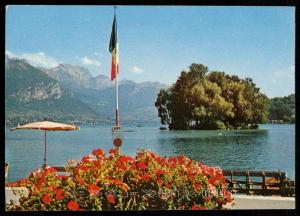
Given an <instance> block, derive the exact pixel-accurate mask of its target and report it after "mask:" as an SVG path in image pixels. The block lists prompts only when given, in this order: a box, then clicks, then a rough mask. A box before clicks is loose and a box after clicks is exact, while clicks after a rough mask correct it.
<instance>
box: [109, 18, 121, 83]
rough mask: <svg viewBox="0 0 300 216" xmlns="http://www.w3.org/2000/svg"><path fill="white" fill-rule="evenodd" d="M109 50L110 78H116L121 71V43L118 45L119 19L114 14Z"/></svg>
mask: <svg viewBox="0 0 300 216" xmlns="http://www.w3.org/2000/svg"><path fill="white" fill-rule="evenodd" d="M109 52H110V53H111V58H112V59H111V72H110V75H111V76H110V79H111V80H114V79H115V78H116V76H117V74H118V73H119V45H118V32H117V19H116V15H114V21H113V25H112V30H111V35H110V42H109Z"/></svg>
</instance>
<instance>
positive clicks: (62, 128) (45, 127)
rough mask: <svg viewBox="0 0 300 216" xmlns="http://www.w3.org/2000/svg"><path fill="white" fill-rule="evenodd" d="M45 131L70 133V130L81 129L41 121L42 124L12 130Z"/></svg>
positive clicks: (31, 124)
mask: <svg viewBox="0 0 300 216" xmlns="http://www.w3.org/2000/svg"><path fill="white" fill-rule="evenodd" d="M20 129H23V130H26V129H27V130H45V131H57V130H59V131H69V130H78V129H80V128H79V127H77V126H75V125H69V124H63V123H58V122H50V121H41V122H33V123H29V124H25V125H22V126H18V127H15V128H12V129H11V131H14V130H20Z"/></svg>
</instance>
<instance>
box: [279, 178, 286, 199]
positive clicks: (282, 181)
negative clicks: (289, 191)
mask: <svg viewBox="0 0 300 216" xmlns="http://www.w3.org/2000/svg"><path fill="white" fill-rule="evenodd" d="M285 179H286V174H285V173H283V172H280V194H281V196H285V195H286V190H285V189H286V188H285Z"/></svg>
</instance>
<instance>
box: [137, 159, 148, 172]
mask: <svg viewBox="0 0 300 216" xmlns="http://www.w3.org/2000/svg"><path fill="white" fill-rule="evenodd" d="M137 166H138V167H139V168H140V169H142V170H145V169H147V165H146V164H145V163H144V162H142V161H139V162H138V163H137Z"/></svg>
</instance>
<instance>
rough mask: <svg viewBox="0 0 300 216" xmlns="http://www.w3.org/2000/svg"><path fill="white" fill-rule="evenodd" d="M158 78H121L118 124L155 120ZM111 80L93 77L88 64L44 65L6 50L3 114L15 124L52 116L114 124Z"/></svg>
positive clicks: (55, 118) (59, 119) (164, 85)
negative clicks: (150, 79)
mask: <svg viewBox="0 0 300 216" xmlns="http://www.w3.org/2000/svg"><path fill="white" fill-rule="evenodd" d="M167 87H168V85H166V84H162V83H159V82H142V83H136V82H134V81H131V80H122V81H120V83H119V107H120V110H119V112H120V123H121V124H141V125H145V124H159V119H158V117H157V110H156V108H155V106H154V103H155V100H156V97H157V94H158V92H159V90H160V89H161V88H167ZM114 117H115V86H114V83H113V82H111V80H110V79H109V77H107V76H105V75H99V76H96V77H93V76H92V75H91V73H90V72H89V70H88V69H87V68H84V67H82V66H78V65H71V64H60V65H58V66H57V67H54V68H50V69H46V68H41V67H34V66H33V65H31V64H29V63H28V62H27V61H26V60H23V59H17V58H9V57H8V56H5V118H6V121H7V122H8V123H12V124H17V123H20V124H21V123H25V122H29V121H35V120H41V119H43V118H47V119H49V120H53V121H64V122H76V123H100V124H113V122H114Z"/></svg>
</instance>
